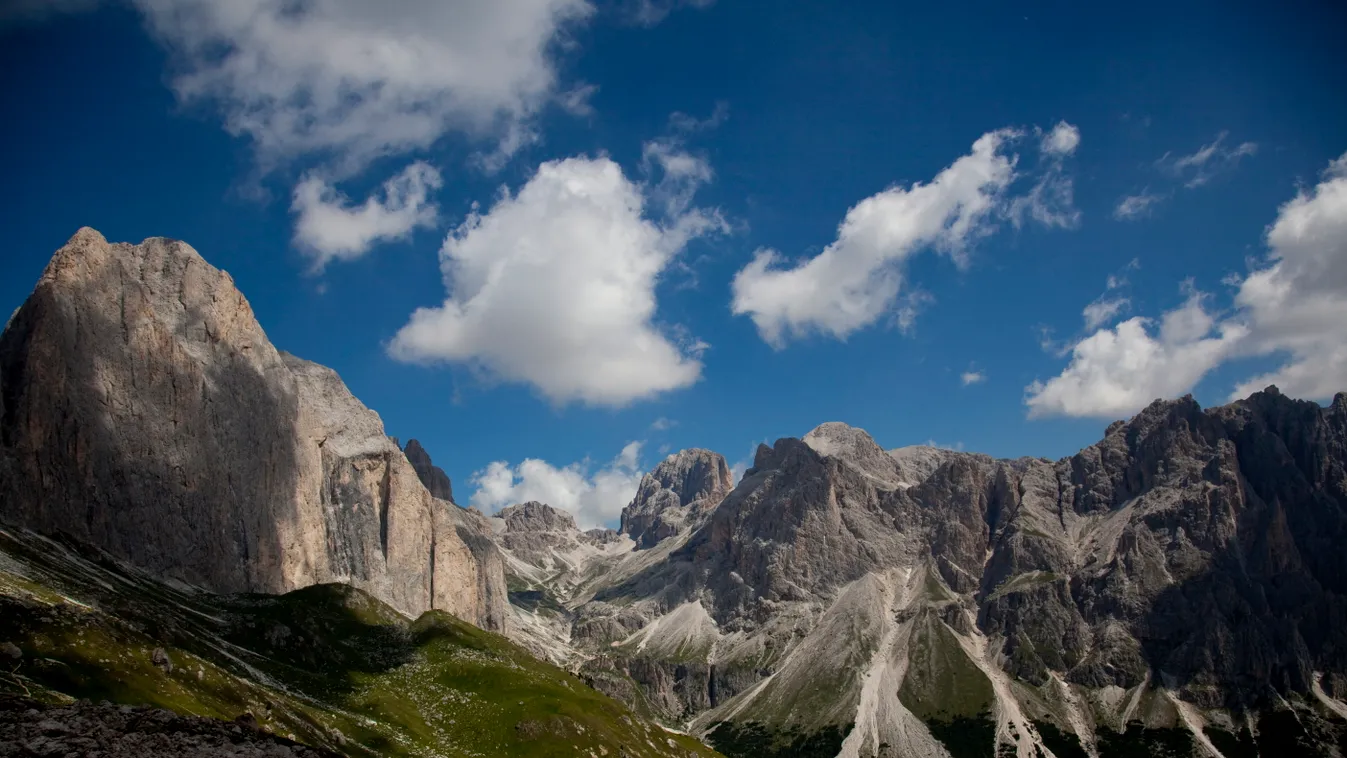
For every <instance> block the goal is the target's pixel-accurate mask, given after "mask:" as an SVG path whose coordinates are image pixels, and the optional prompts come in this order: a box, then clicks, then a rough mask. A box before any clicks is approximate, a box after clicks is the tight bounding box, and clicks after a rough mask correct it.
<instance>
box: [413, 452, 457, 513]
mask: <svg viewBox="0 0 1347 758" xmlns="http://www.w3.org/2000/svg"><path fill="white" fill-rule="evenodd" d="M402 452H403V454H404V455H406V456H407V462H409V463H411V464H412V468H414V469H416V475H417V476H418V477H420V479H421V483H422V484H424V485H425V486H426V489H427V490H429V491H430V494H431V496H432V497H437V498H439V499H441V500H448V501H449V502H451V503H452V502H454V485H453V483H452V482H450V481H449V475H448V474H446V473H444V469H442V468H440V467H439V466H436V465H435V464H434V463H432V462H431V460H430V453H427V452H426V449H425V448H424V447H421V443H420V442H418V441H416V440H415V439H410V440H407V447H405V448H403V450H402Z"/></svg>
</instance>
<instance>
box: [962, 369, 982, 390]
mask: <svg viewBox="0 0 1347 758" xmlns="http://www.w3.org/2000/svg"><path fill="white" fill-rule="evenodd" d="M985 381H987V375H986V374H985V373H983V372H981V371H974V370H972V369H969V370H968V371H965V372H963V374H961V375H960V376H959V382H960V383H961V384H963V386H965V387H967V386H969V385H970V384H981V383H982V382H985Z"/></svg>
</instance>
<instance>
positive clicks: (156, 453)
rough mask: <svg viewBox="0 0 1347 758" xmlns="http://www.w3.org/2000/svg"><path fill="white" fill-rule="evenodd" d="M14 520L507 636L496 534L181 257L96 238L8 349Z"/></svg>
mask: <svg viewBox="0 0 1347 758" xmlns="http://www.w3.org/2000/svg"><path fill="white" fill-rule="evenodd" d="M0 518H3V519H4V520H5V521H7V522H10V523H14V524H18V525H22V526H26V527H29V528H32V529H35V530H38V531H42V532H47V533H53V532H65V533H68V534H70V535H72V536H74V537H76V538H78V539H80V540H83V541H86V542H90V543H93V544H95V545H98V546H100V547H102V548H104V549H106V550H108V551H109V552H110V553H112V554H114V555H116V556H118V557H120V558H123V559H125V560H128V561H130V562H132V563H134V564H136V565H139V566H141V567H143V568H146V569H149V570H151V571H153V572H155V573H158V574H160V575H162V576H166V577H170V578H173V579H178V580H182V581H186V582H190V583H193V584H198V585H201V586H203V587H206V588H209V589H212V590H216V591H221V592H241V591H258V592H273V593H278V592H286V591H289V590H292V589H296V588H298V587H303V586H307V585H310V584H315V583H321V582H332V581H341V582H348V583H350V584H352V585H355V586H357V587H360V588H362V589H365V590H367V591H369V592H371V593H372V594H374V595H375V596H377V597H379V598H380V599H382V600H384V601H386V602H388V603H389V604H390V605H392V606H394V607H395V608H397V609H398V610H400V611H402V612H404V613H408V614H413V615H415V614H419V613H421V612H422V611H425V610H428V609H430V608H441V609H444V610H448V611H451V612H453V613H455V614H456V615H459V616H460V617H462V618H464V619H467V620H470V621H472V622H474V623H477V624H480V625H484V626H488V627H499V626H500V625H501V624H502V620H503V617H504V609H505V589H504V577H503V574H502V569H501V558H500V556H499V554H498V553H497V552H496V551H495V548H494V546H493V545H492V543H491V542H490V539H489V534H490V529H489V525H488V524H487V522H486V521H485V519H482V518H480V517H475V516H473V515H472V514H469V513H467V512H464V511H462V510H461V509H458V508H456V507H448V506H446V505H444V504H442V503H440V501H436V500H434V499H432V497H431V496H430V494H429V493H428V492H427V491H426V488H425V487H424V486H422V484H421V482H420V480H419V479H418V477H417V474H416V472H415V471H414V470H413V468H412V466H411V464H410V463H408V461H407V459H406V457H405V456H404V455H403V454H402V451H401V450H399V449H398V447H397V445H396V444H395V443H394V442H393V441H392V440H390V439H389V438H388V437H386V436H385V434H384V429H383V423H382V422H381V421H380V419H379V417H378V415H377V414H375V413H374V412H373V411H370V410H369V409H368V408H365V406H363V405H362V404H361V403H360V402H359V401H358V400H356V399H355V398H354V397H353V396H351V394H350V392H349V391H348V390H347V389H346V387H345V385H344V384H342V382H341V380H340V378H339V377H337V375H336V374H335V373H334V372H332V371H331V370H329V369H326V368H324V367H322V366H318V365H316V364H313V363H309V362H307V361H303V360H300V359H298V358H295V357H293V356H289V355H286V354H284V353H280V352H278V351H277V350H276V349H275V348H274V347H273V346H272V345H271V343H270V342H269V341H268V340H267V337H266V335H265V333H263V331H262V329H261V327H260V326H259V325H258V323H257V320H256V319H255V318H254V317H253V313H252V309H251V308H250V307H249V305H248V302H247V300H246V299H244V297H243V295H242V294H241V293H240V292H239V291H238V290H237V289H236V288H235V287H234V283H233V280H232V279H230V277H229V275H228V274H226V273H224V272H222V271H219V270H218V269H216V268H214V267H212V266H211V265H210V264H208V263H206V261H205V260H203V259H202V258H201V256H200V255H198V254H197V253H196V251H195V250H193V249H192V248H191V247H189V246H187V245H186V244H183V243H181V242H177V241H173V240H168V239H162V238H153V239H149V240H146V241H145V242H143V243H141V244H140V245H128V244H109V243H108V242H107V241H106V240H104V239H103V237H102V236H101V235H99V234H98V233H97V232H95V231H93V230H92V229H82V230H80V231H79V232H78V233H77V234H76V235H75V236H74V237H72V238H71V240H70V242H68V243H67V244H66V246H65V247H63V248H61V249H60V250H58V251H57V252H56V254H55V255H54V256H53V258H52V260H51V262H50V264H48V266H47V269H46V271H45V272H44V273H43V275H42V278H41V279H40V280H39V281H38V284H37V286H36V288H35V289H34V291H33V294H32V295H31V296H30V297H29V298H28V300H27V301H26V302H25V303H24V305H23V307H21V308H20V309H19V310H18V311H17V312H16V313H15V314H14V316H13V318H12V319H11V321H10V322H9V324H8V326H7V327H6V329H5V331H4V334H3V336H0Z"/></svg>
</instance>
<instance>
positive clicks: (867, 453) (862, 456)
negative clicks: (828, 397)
mask: <svg viewBox="0 0 1347 758" xmlns="http://www.w3.org/2000/svg"><path fill="white" fill-rule="evenodd" d="M802 441H803V442H804V443H805V444H806V445H808V446H809V447H810V449H812V450H813V451H814V452H816V453H818V454H819V455H821V456H823V457H825V458H836V459H838V460H842V461H845V462H846V463H847V464H848V465H850V466H852V467H854V468H855V469H857V470H858V471H861V472H862V473H864V474H865V475H866V476H868V477H870V478H872V479H874V480H875V481H876V482H877V483H883V484H884V485H885V486H890V487H892V486H898V485H900V484H901V483H902V482H901V478H900V477H899V475H898V472H897V470H896V466H895V464H894V460H893V458H891V457H890V456H889V454H888V453H886V452H884V449H883V448H881V447H880V446H879V445H878V444H877V443H876V442H875V440H874V438H872V437H871V436H870V435H869V434H868V433H866V431H865V430H864V429H858V428H856V427H854V426H850V425H848V424H844V423H842V422H840V421H829V422H827V423H824V424H820V425H818V426H817V427H815V428H814V429H813V430H812V431H810V432H809V433H808V434H806V435H805V436H804V439H803V440H802Z"/></svg>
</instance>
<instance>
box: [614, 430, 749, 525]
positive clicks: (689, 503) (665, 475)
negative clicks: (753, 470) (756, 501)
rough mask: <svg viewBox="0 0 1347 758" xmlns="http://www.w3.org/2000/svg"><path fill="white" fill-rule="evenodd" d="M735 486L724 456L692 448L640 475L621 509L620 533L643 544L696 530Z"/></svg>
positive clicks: (671, 456) (676, 454)
mask: <svg viewBox="0 0 1347 758" xmlns="http://www.w3.org/2000/svg"><path fill="white" fill-rule="evenodd" d="M732 489H734V476H733V475H732V474H731V473H730V467H729V464H728V463H726V462H725V456H723V455H721V454H720V453H716V452H712V451H710V450H702V449H700V448H692V449H688V450H682V451H679V452H678V453H675V454H673V455H670V456H668V457H667V458H665V459H664V460H663V461H660V463H659V465H657V466H656V467H655V469H654V470H653V471H651V472H650V473H648V474H646V475H645V476H644V477H642V478H641V484H640V486H639V487H638V488H637V490H636V497H635V498H633V499H632V501H631V504H629V505H628V506H627V507H626V508H623V509H622V526H621V529H619V531H620V532H621V533H623V534H626V535H629V536H630V537H631V538H632V539H633V540H635V541H636V544H637V546H638V547H641V548H647V547H652V546H653V545H655V544H657V543H659V542H660V541H661V540H664V539H666V538H668V537H672V536H673V535H675V534H678V533H680V532H683V531H685V530H688V529H693V528H696V526H698V525H700V524H701V523H702V522H703V521H704V520H705V517H706V515H707V514H708V513H709V512H710V511H711V510H713V509H714V508H715V507H716V506H717V505H719V504H720V501H721V500H723V499H725V496H726V495H728V494H729V493H730V490H732Z"/></svg>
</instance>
